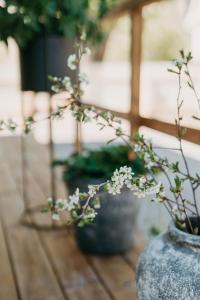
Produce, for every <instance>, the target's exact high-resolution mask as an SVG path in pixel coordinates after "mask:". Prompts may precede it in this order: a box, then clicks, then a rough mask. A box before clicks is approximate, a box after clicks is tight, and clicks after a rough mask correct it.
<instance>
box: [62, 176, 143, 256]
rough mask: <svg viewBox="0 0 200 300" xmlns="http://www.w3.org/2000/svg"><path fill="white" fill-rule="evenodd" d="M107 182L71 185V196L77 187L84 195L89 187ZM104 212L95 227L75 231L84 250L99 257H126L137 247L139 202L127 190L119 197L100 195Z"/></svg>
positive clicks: (99, 213)
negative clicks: (136, 226) (135, 231)
mask: <svg viewBox="0 0 200 300" xmlns="http://www.w3.org/2000/svg"><path fill="white" fill-rule="evenodd" d="M104 181H105V180H103V179H102V180H84V179H83V180H81V179H79V180H76V181H74V182H73V183H72V182H70V183H69V184H68V190H69V193H70V194H72V193H73V192H74V191H75V189H76V187H79V189H80V191H82V192H84V191H87V190H88V184H98V183H100V182H104ZM98 196H99V198H100V204H101V208H100V209H98V210H97V212H98V214H97V216H96V218H95V220H94V222H93V223H92V224H89V225H85V226H84V227H77V226H76V227H75V236H76V239H77V243H78V245H79V247H80V249H81V250H82V251H84V252H86V253H90V254H94V255H95V254H96V255H114V254H122V253H125V252H127V251H129V250H130V249H131V248H132V247H133V229H134V224H135V220H136V216H137V213H138V206H139V205H138V199H137V198H136V197H135V196H134V195H133V193H132V192H130V191H129V190H128V189H126V188H124V189H123V191H122V193H121V194H119V195H115V196H113V195H110V194H108V193H106V192H104V191H101V192H99V194H98Z"/></svg>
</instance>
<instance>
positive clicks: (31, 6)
mask: <svg viewBox="0 0 200 300" xmlns="http://www.w3.org/2000/svg"><path fill="white" fill-rule="evenodd" d="M114 2H115V0H98V1H96V0H67V1H64V0H34V1H27V0H2V1H1V3H0V24H1V28H0V40H2V41H4V42H6V43H7V39H8V38H9V37H13V38H14V39H15V40H16V42H17V44H18V45H19V46H20V47H24V46H26V44H27V43H28V42H29V41H30V40H31V39H32V38H34V37H35V36H36V35H41V34H43V33H45V32H46V33H51V34H59V35H64V36H67V37H69V38H71V39H73V38H75V37H76V36H77V34H78V33H79V31H80V28H81V29H84V30H85V32H86V34H87V37H88V39H90V40H93V41H95V42H98V41H100V40H101V39H102V37H103V32H102V28H101V26H100V20H101V19H102V18H103V17H104V15H105V14H106V13H107V11H108V10H109V9H111V7H112V5H113V4H114Z"/></svg>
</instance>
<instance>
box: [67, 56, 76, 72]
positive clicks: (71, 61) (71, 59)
mask: <svg viewBox="0 0 200 300" xmlns="http://www.w3.org/2000/svg"><path fill="white" fill-rule="evenodd" d="M67 65H68V67H69V68H70V69H71V70H76V68H77V57H76V54H71V55H70V56H69V57H68V60H67Z"/></svg>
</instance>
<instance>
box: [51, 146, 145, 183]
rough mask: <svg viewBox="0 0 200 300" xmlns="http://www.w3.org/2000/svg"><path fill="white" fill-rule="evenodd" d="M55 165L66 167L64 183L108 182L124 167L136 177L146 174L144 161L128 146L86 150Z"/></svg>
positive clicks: (56, 162)
mask: <svg viewBox="0 0 200 300" xmlns="http://www.w3.org/2000/svg"><path fill="white" fill-rule="evenodd" d="M105 162H106V163H105ZM53 164H54V165H63V166H64V173H63V179H64V181H73V180H74V179H76V178H87V179H90V178H100V179H106V180H108V179H109V178H110V177H111V176H112V174H113V172H114V171H115V170H116V169H118V168H120V167H121V166H122V165H126V166H128V167H131V168H132V171H133V172H134V176H138V175H141V174H145V173H146V170H145V168H144V165H143V163H142V161H141V160H140V159H138V158H137V157H136V155H135V154H134V153H133V151H131V150H130V148H129V147H128V146H126V145H116V146H111V145H109V146H104V147H102V148H101V149H99V150H85V151H83V153H80V154H78V153H75V154H73V155H71V156H70V157H69V158H68V159H67V160H65V161H54V163H53Z"/></svg>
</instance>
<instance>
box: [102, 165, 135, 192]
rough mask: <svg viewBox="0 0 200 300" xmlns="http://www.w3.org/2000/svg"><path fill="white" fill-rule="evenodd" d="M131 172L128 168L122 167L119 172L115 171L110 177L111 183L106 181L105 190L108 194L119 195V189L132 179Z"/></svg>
mask: <svg viewBox="0 0 200 300" xmlns="http://www.w3.org/2000/svg"><path fill="white" fill-rule="evenodd" d="M132 176H133V172H132V169H131V168H130V167H127V166H124V167H121V168H120V169H119V170H115V172H114V173H113V176H112V177H111V181H108V182H107V184H106V187H107V190H108V193H109V194H112V195H116V194H120V193H121V189H122V188H123V186H124V185H125V184H126V185H127V184H128V183H129V181H130V180H131V179H132Z"/></svg>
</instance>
